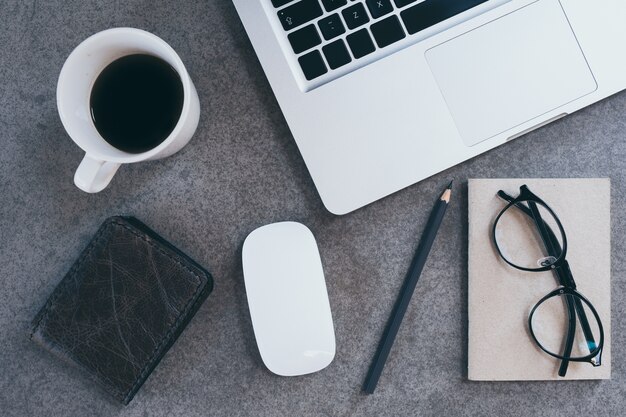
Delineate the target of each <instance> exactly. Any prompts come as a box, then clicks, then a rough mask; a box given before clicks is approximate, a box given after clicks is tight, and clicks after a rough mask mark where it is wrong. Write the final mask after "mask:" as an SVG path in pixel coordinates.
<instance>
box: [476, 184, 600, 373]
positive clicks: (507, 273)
mask: <svg viewBox="0 0 626 417" xmlns="http://www.w3.org/2000/svg"><path fill="white" fill-rule="evenodd" d="M523 184H527V185H528V187H529V188H530V190H531V191H532V192H534V193H535V194H536V195H538V196H539V197H540V198H542V199H543V200H544V201H545V202H546V203H547V204H548V205H549V206H550V207H551V208H552V209H553V210H554V211H555V213H556V214H557V216H558V217H559V219H560V220H561V223H562V224H563V227H564V229H565V233H566V235H567V243H568V249H567V260H568V262H569V264H570V267H571V270H572V275H573V276H574V279H575V280H576V284H577V287H578V290H579V291H580V292H581V293H582V294H583V295H584V296H585V297H587V298H588V299H589V300H590V301H591V302H592V303H593V305H594V306H595V308H596V310H597V311H598V313H599V315H600V318H601V320H602V324H603V326H604V331H605V342H604V351H603V355H602V366H599V367H593V366H591V365H590V364H589V363H577V362H570V364H569V368H568V371H567V375H566V376H565V377H564V378H562V377H559V376H558V375H557V371H558V367H559V364H560V361H559V360H558V359H554V358H552V357H551V356H548V355H547V354H545V353H544V352H542V351H541V350H540V349H539V348H538V347H537V345H536V344H535V343H534V341H533V340H532V339H531V337H530V334H529V333H528V325H527V322H528V315H529V313H530V310H531V308H532V307H533V306H534V305H535V304H536V303H537V302H538V301H539V299H540V298H541V297H543V296H544V295H546V294H547V293H548V292H550V291H552V290H553V289H555V288H557V282H556V280H555V279H554V277H553V275H552V272H550V271H548V272H524V271H520V270H517V269H515V268H512V267H511V266H509V265H508V264H506V263H505V262H504V261H503V260H502V259H501V258H500V257H499V255H498V254H497V252H496V249H495V247H494V245H493V242H492V241H491V229H492V227H493V221H494V220H495V217H496V216H497V215H498V213H499V212H500V211H501V210H502V209H503V208H504V206H505V204H504V203H503V201H502V200H501V199H500V198H499V197H497V196H496V193H497V192H498V190H503V191H505V192H506V193H507V194H509V195H511V196H514V197H516V196H517V195H518V194H519V187H520V186H521V185H523ZM468 200H469V201H468V208H469V228H468V239H469V245H468V251H469V253H468V259H469V262H468V263H469V264H468V280H469V282H468V320H469V323H468V378H469V379H470V380H482V381H503V380H571V379H610V377H611V244H610V237H611V228H610V227H611V220H610V209H611V201H610V180H609V179H606V178H603V179H470V180H469V184H468Z"/></svg>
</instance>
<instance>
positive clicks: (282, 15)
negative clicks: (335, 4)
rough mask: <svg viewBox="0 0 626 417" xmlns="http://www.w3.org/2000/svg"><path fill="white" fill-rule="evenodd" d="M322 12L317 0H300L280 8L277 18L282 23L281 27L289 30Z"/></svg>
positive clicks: (318, 15)
mask: <svg viewBox="0 0 626 417" xmlns="http://www.w3.org/2000/svg"><path fill="white" fill-rule="evenodd" d="M322 13H323V12H322V7H321V6H320V4H319V2H318V1H317V0H302V1H299V2H297V3H294V4H292V5H291V6H287V7H285V8H284V9H282V10H280V11H279V12H278V18H279V19H280V23H282V24H283V29H285V30H291V29H293V28H295V27H298V26H300V25H302V24H304V23H306V22H308V21H309V20H313V19H315V18H316V17H320V16H321V15H322Z"/></svg>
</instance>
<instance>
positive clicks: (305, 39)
mask: <svg viewBox="0 0 626 417" xmlns="http://www.w3.org/2000/svg"><path fill="white" fill-rule="evenodd" d="M287 37H288V38H289V43H291V47H292V48H293V51H294V52H295V53H296V54H299V53H300V52H304V51H306V50H307V49H311V48H313V47H314V46H317V45H319V44H320V43H322V38H320V35H319V33H317V29H315V25H313V24H311V25H308V26H305V27H303V28H302V29H298V30H296V31H294V32H291V33H290V34H289V36H287Z"/></svg>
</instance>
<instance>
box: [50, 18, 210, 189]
mask: <svg viewBox="0 0 626 417" xmlns="http://www.w3.org/2000/svg"><path fill="white" fill-rule="evenodd" d="M132 54H148V55H153V56H156V57H158V58H160V59H162V60H164V61H165V62H167V63H169V64H170V65H171V66H172V67H173V68H174V69H175V70H176V72H178V75H179V76H180V80H181V82H182V85H183V93H184V98H183V108H182V112H181V115H180V118H179V120H178V123H177V124H176V126H175V127H174V130H172V132H171V133H170V135H169V136H168V137H167V138H166V139H165V140H164V141H163V142H161V143H160V144H159V145H158V146H156V147H155V148H152V149H150V150H148V151H146V152H142V153H128V152H124V151H122V150H119V149H117V148H115V147H113V146H111V145H110V144H109V143H108V142H107V141H105V140H104V139H103V138H102V136H100V133H98V131H97V130H96V127H95V125H94V123H93V121H92V118H91V112H90V103H89V99H90V95H91V88H92V87H93V85H94V82H95V80H96V78H97V77H98V75H99V74H100V72H101V71H102V70H103V69H104V68H105V67H106V66H107V65H109V64H110V63H111V62H113V61H115V60H116V59H118V58H121V57H123V56H126V55H132ZM57 106H58V108H59V115H60V116H61V121H62V122H63V126H64V127H65V130H67V133H68V134H69V135H70V137H71V138H72V140H73V141H74V142H76V144H77V145H78V146H80V147H81V148H82V149H83V150H84V151H85V152H86V155H85V157H84V158H83V160H82V162H81V163H80V165H79V167H78V169H77V170H76V174H75V175H74V183H75V184H76V186H77V187H78V188H80V189H81V190H83V191H86V192H88V193H97V192H99V191H102V190H103V189H104V188H105V187H106V186H107V185H109V182H111V179H112V178H113V175H115V172H117V170H118V168H119V167H120V165H121V164H125V163H133V162H141V161H146V160H152V159H160V158H164V157H166V156H170V155H172V154H174V153H175V152H178V151H179V150H180V149H181V148H182V147H183V146H185V145H186V144H187V142H189V140H190V139H191V137H192V136H193V134H194V132H195V130H196V127H197V126H198V119H199V118H200V101H199V100H198V93H197V92H196V88H195V87H194V85H193V82H192V81H191V78H189V74H188V73H187V70H186V69H185V66H184V65H183V62H182V61H181V59H180V57H179V56H178V54H176V52H175V51H174V50H173V49H172V47H170V46H169V45H168V44H167V43H166V42H165V41H164V40H162V39H161V38H159V37H158V36H155V35H153V34H151V33H148V32H146V31H143V30H140V29H132V28H115V29H109V30H105V31H102V32H99V33H96V34H95V35H93V36H91V37H89V38H87V39H86V40H84V41H83V42H82V43H81V44H80V45H78V46H77V47H76V49H74V51H72V53H71V54H70V56H69V57H68V58H67V60H66V61H65V64H64V65H63V69H61V74H60V75H59V82H58V84H57Z"/></svg>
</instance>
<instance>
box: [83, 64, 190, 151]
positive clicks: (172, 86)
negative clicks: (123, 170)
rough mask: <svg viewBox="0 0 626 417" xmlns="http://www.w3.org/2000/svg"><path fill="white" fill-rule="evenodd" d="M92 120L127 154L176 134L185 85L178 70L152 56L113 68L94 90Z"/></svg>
mask: <svg viewBox="0 0 626 417" xmlns="http://www.w3.org/2000/svg"><path fill="white" fill-rule="evenodd" d="M90 106H91V118H92V119H93V122H94V124H95V126H96V129H98V132H99V133H100V135H101V136H102V137H103V138H104V139H105V140H106V141H107V142H109V143H110V144H111V145H112V146H114V147H116V148H118V149H120V150H122V151H126V152H131V153H140V152H145V151H148V150H150V149H152V148H154V147H156V146H158V145H159V144H160V143H161V142H163V141H164V140H165V139H166V138H167V137H168V136H169V135H170V133H172V130H174V127H175V126H176V124H177V123H178V119H179V118H180V113H181V111H182V109H183V84H182V82H181V80H180V76H179V75H178V73H177V72H176V70H175V69H174V68H172V66H171V65H170V64H168V63H167V62H165V61H163V60H162V59H159V58H156V57H154V56H151V55H128V56H125V57H122V58H120V59H118V60H116V61H113V62H112V63H111V64H109V65H108V66H107V67H106V68H105V69H104V70H103V71H102V72H101V73H100V75H99V76H98V78H97V79H96V82H95V84H94V86H93V88H92V90H91V98H90Z"/></svg>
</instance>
